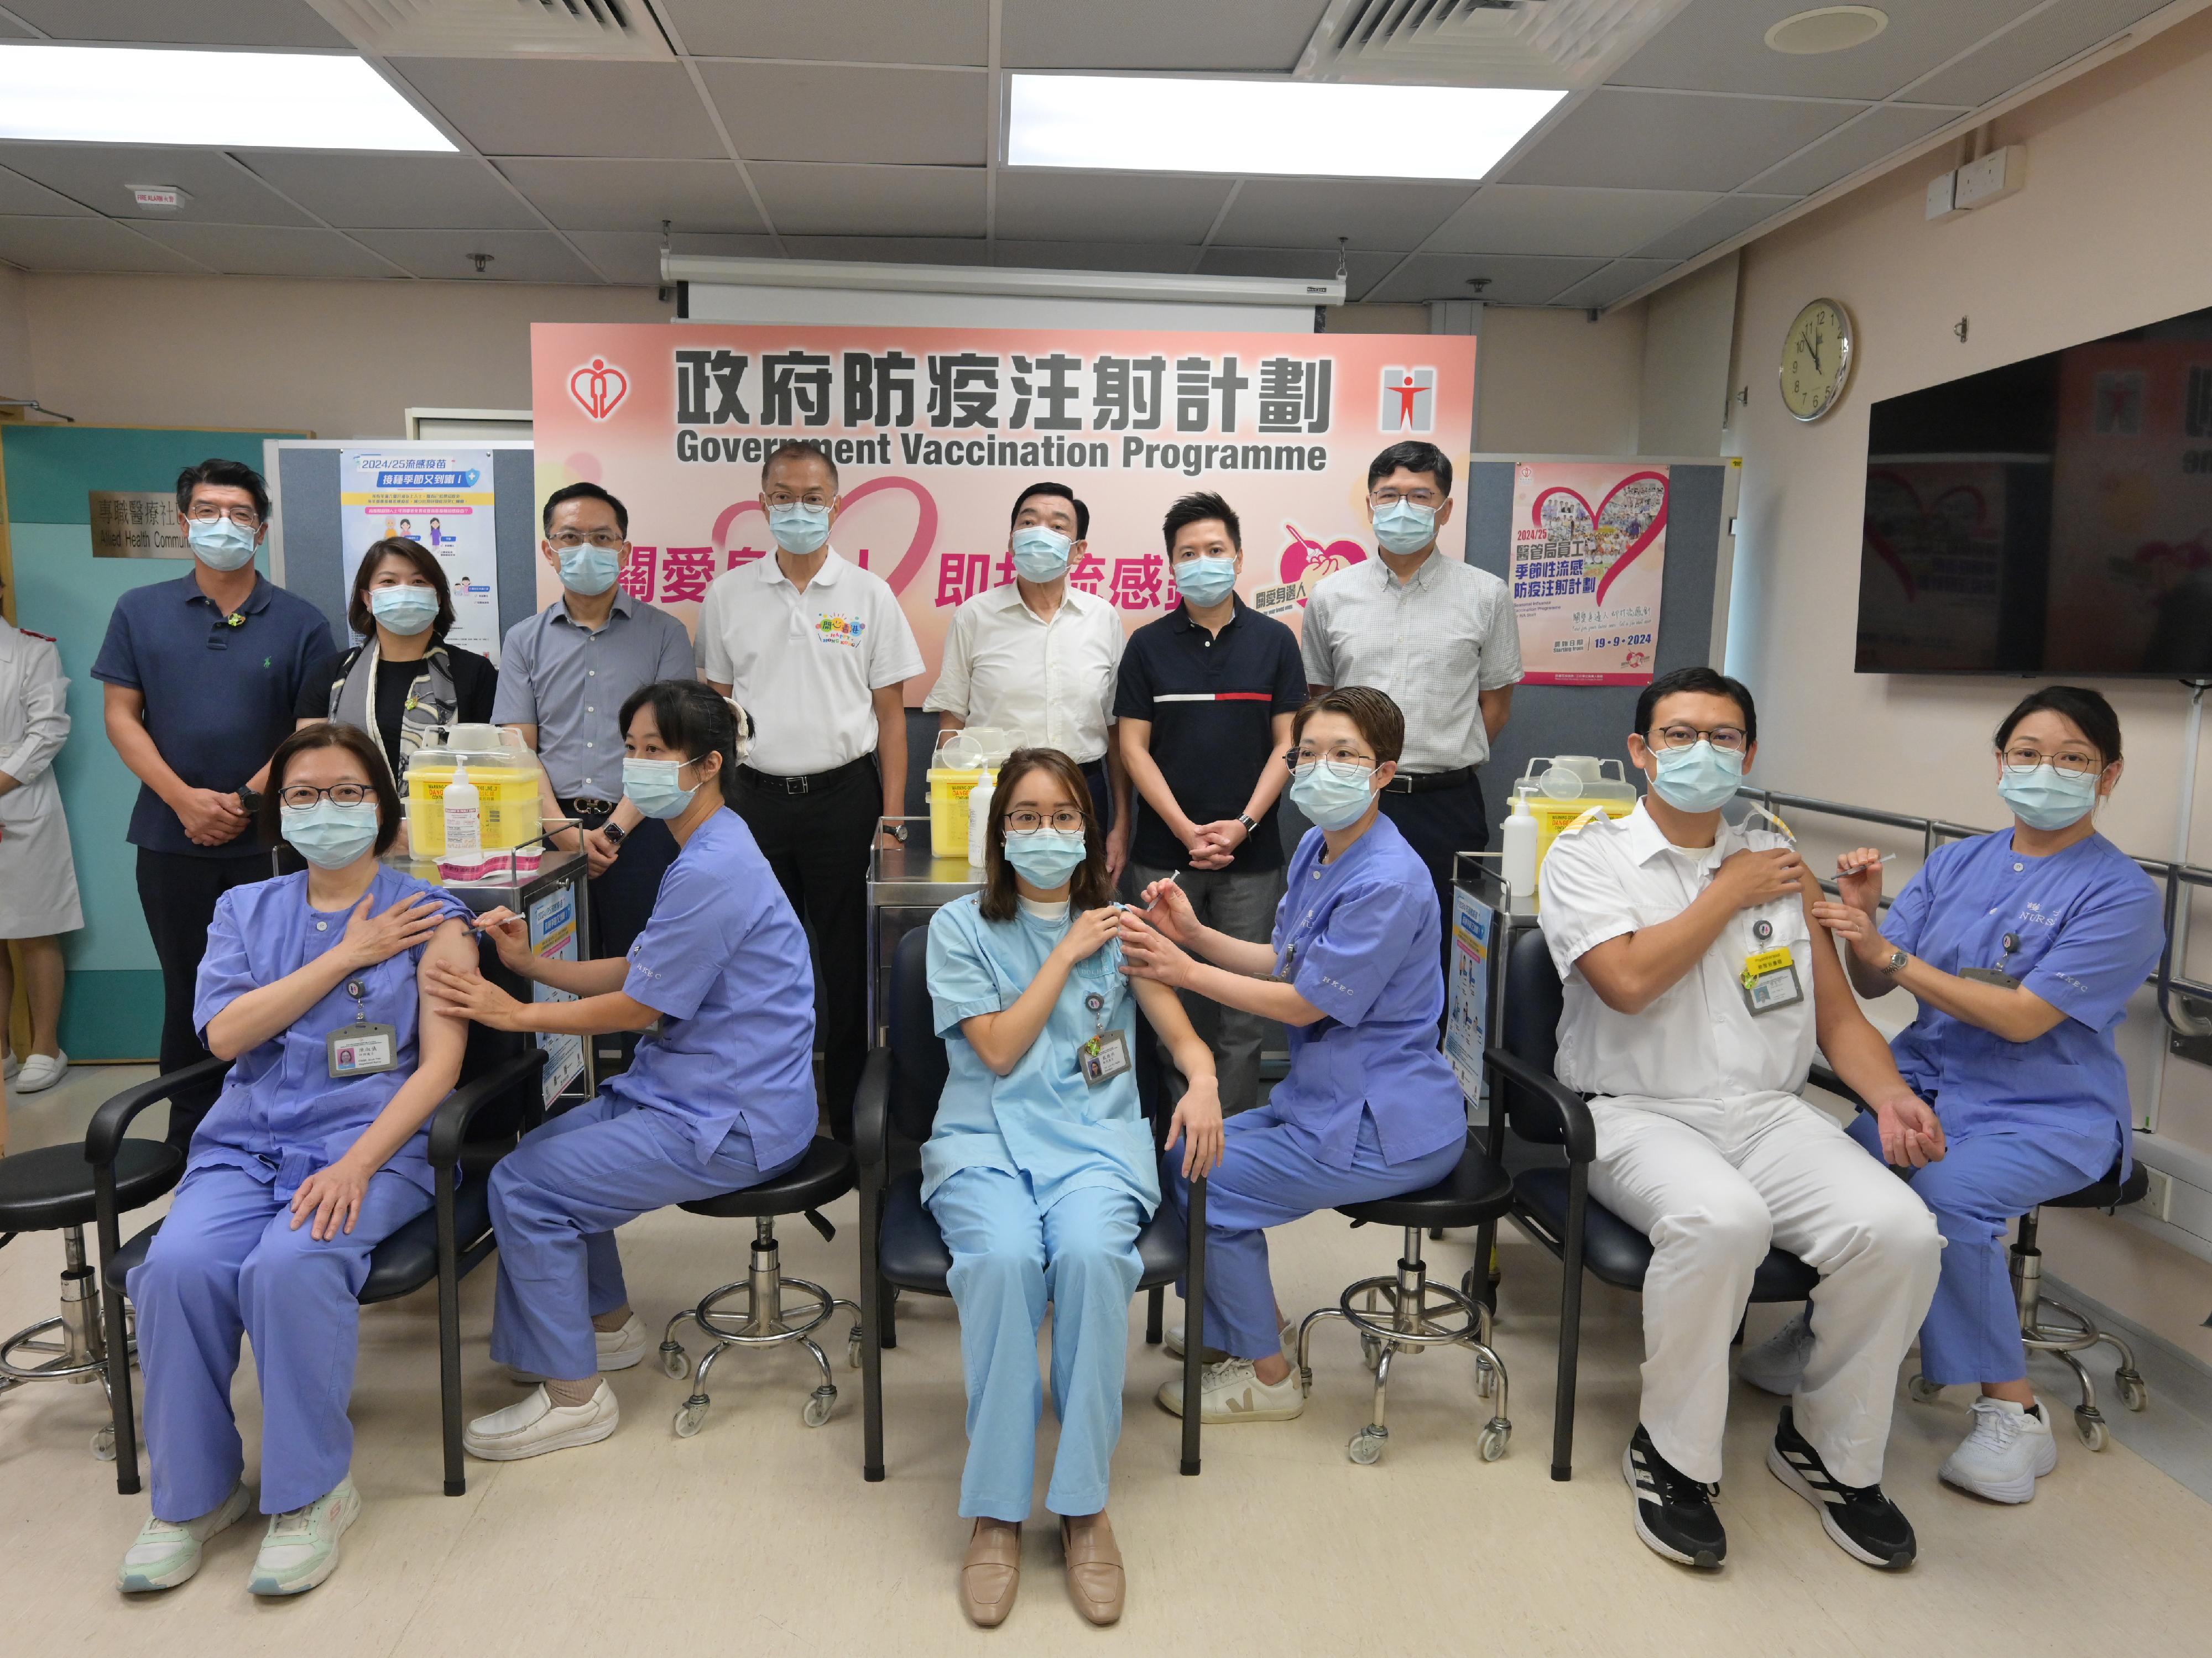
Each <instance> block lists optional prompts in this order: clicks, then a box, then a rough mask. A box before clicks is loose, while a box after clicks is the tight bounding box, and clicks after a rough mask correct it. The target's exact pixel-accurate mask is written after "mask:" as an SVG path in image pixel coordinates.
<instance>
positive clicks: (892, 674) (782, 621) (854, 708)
mask: <svg viewBox="0 0 2212 1658" xmlns="http://www.w3.org/2000/svg"><path fill="white" fill-rule="evenodd" d="M698 647H699V677H701V678H702V679H711V680H714V682H715V683H717V684H726V685H727V686H729V688H730V695H732V696H733V697H735V698H736V699H737V700H738V701H739V702H741V703H743V704H744V708H745V709H746V711H747V712H748V713H750V714H751V715H752V717H753V726H754V733H753V747H752V755H751V757H750V759H749V760H748V761H747V762H746V763H747V764H749V765H750V766H751V767H752V768H754V769H755V770H756V771H764V772H767V773H769V774H771V775H773V776H777V777H809V776H811V775H813V774H815V773H817V772H824V771H831V770H834V769H836V768H837V767H839V766H842V765H845V764H847V763H848V762H851V761H854V760H858V759H859V758H860V756H862V755H865V754H872V753H873V752H874V751H875V747H876V710H875V705H874V703H873V702H872V701H871V700H870V699H871V696H872V694H873V693H874V692H876V691H878V690H881V689H883V688H884V687H885V686H886V685H896V684H897V683H899V682H900V681H902V680H906V679H911V678H913V677H915V675H916V674H918V673H920V672H921V647H920V646H919V645H917V644H916V643H915V637H914V629H912V628H910V627H908V625H907V619H906V615H905V613H904V612H903V611H902V610H900V609H899V602H898V596H897V595H896V593H894V592H891V590H890V586H889V584H888V583H886V582H885V581H884V579H883V578H882V577H881V576H878V575H874V574H870V573H869V572H868V571H866V570H863V569H861V568H859V567H858V566H857V565H854V564H848V563H847V562H845V561H844V560H843V559H842V558H840V557H839V556H837V553H836V550H835V549H832V550H831V551H830V554H829V557H828V558H826V559H824V560H823V563H822V568H821V570H820V571H819V572H818V573H817V574H816V576H815V578H814V580H811V581H810V582H808V583H807V584H806V591H805V592H803V593H802V592H799V589H798V588H796V587H794V586H792V585H791V580H790V578H789V577H787V576H786V575H785V574H784V573H783V569H782V567H781V565H780V564H778V563H777V562H776V559H775V555H774V554H773V553H771V554H769V556H767V557H766V558H762V559H757V560H755V561H754V562H752V563H750V564H741V565H739V566H738V568H736V569H734V570H729V571H726V572H724V573H723V574H720V575H719V576H716V577H715V578H714V585H713V586H709V587H708V589H707V597H706V599H705V600H704V602H703V603H702V604H701V605H700V607H699V635H698Z"/></svg>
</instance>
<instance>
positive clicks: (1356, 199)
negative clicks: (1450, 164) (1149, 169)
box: [1215, 179, 1473, 253]
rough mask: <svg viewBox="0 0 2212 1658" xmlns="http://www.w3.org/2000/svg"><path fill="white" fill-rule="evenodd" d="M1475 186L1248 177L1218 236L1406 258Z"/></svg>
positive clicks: (1257, 244)
mask: <svg viewBox="0 0 2212 1658" xmlns="http://www.w3.org/2000/svg"><path fill="white" fill-rule="evenodd" d="M1471 189H1473V186H1472V185H1463V184H1451V185H1431V184H1391V183H1384V182H1381V181H1377V180H1365V179H1363V180H1358V181H1350V180H1343V179H1329V180H1327V181H1316V180H1312V179H1246V180H1245V181H1244V187H1243V189H1242V190H1240V191H1237V200H1236V202H1235V203H1234V204H1233V205H1232V206H1231V208H1230V210H1229V217H1228V218H1227V219H1226V220H1225V221H1224V222H1223V223H1222V226H1221V228H1220V229H1219V230H1218V232H1216V233H1215V234H1216V237H1217V238H1218V240H1221V241H1224V242H1230V243H1234V244H1236V245H1237V246H1243V247H1334V246H1336V239H1337V238H1338V237H1340V236H1346V237H1349V238H1350V239H1351V240H1352V246H1354V247H1367V248H1383V249H1393V250H1395V251H1396V252H1401V253H1402V252H1407V251H1408V250H1409V249H1412V248H1416V247H1419V246H1420V245H1421V241H1422V239H1423V238H1425V236H1427V235H1428V234H1429V233H1430V232H1431V231H1432V230H1434V229H1435V228H1437V226H1438V225H1440V224H1442V223H1443V222H1444V221H1445V220H1446V219H1448V218H1449V217H1450V216H1451V214H1452V210H1454V209H1455V208H1456V207H1458V206H1459V205H1460V203H1462V202H1464V201H1466V200H1467V198H1468V191H1470V190H1471Z"/></svg>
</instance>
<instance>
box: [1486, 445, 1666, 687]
mask: <svg viewBox="0 0 2212 1658" xmlns="http://www.w3.org/2000/svg"><path fill="white" fill-rule="evenodd" d="M1669 498H1670V491H1669V485H1668V475H1667V468H1666V467H1664V466H1647V465H1642V464H1640V463H1638V462H1636V461H1617V460H1612V461H1522V462H1521V463H1520V465H1517V466H1516V467H1515V468H1514V470H1513V559H1512V575H1511V580H1512V584H1513V609H1514V611H1515V614H1516V616H1518V617H1519V618H1520V623H1521V660H1522V663H1523V664H1524V665H1526V667H1527V669H1528V677H1527V679H1526V681H1525V682H1524V683H1528V684H1531V685H1648V684H1650V683H1651V659H1652V655H1653V652H1654V649H1655V647H1656V643H1657V641H1658V638H1659V592H1660V587H1661V586H1662V581H1663V580H1664V576H1665V573H1666V560H1667V509H1668V505H1669Z"/></svg>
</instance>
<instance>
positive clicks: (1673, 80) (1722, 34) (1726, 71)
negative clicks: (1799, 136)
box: [1611, 0, 2064, 99]
mask: <svg viewBox="0 0 2212 1658" xmlns="http://www.w3.org/2000/svg"><path fill="white" fill-rule="evenodd" d="M2039 3H2040V0H1940V3H1918V4H1916V3H1912V0H1906V3H1905V4H1902V5H1889V6H1887V7H1885V8H1884V9H1885V11H1886V12H1887V15H1888V18H1889V26H1888V27H1887V28H1885V29H1884V30H1883V31H1882V32H1881V33H1880V34H1877V35H1875V37H1874V39H1871V40H1867V41H1863V42H1862V43H1861V44H1860V45H1858V46H1850V47H1847V48H1846V49H1845V50H1844V51H1842V52H1819V53H1810V54H1807V53H1797V54H1792V53H1790V52H1777V51H1775V50H1774V49H1773V48H1772V47H1771V46H1768V45H1767V44H1766V31H1767V30H1768V29H1769V28H1770V27H1772V26H1773V25H1774V24H1776V23H1778V22H1780V21H1782V20H1783V19H1784V18H1785V17H1789V16H1792V15H1796V13H1799V12H1802V11H1804V10H1807V9H1808V5H1809V0H1692V3H1691V4H1690V5H1689V6H1688V7H1687V8H1686V9H1684V10H1683V11H1681V12H1680V14H1678V15H1676V16H1674V18H1673V19H1671V20H1670V21H1668V22H1667V23H1666V24H1665V25H1664V26H1663V27H1662V28H1661V29H1660V31H1659V33H1657V34H1656V35H1654V36H1653V37H1652V38H1651V39H1650V41H1649V42H1648V43H1647V44H1646V45H1645V46H1644V48H1643V49H1642V50H1641V51H1640V52H1637V54H1636V55H1635V56H1634V57H1632V58H1630V59H1629V60H1628V61H1627V62H1626V64H1622V65H1621V67H1620V69H1619V70H1616V71H1614V73H1613V76H1611V83H1612V84H1613V85H1614V86H1617V87H1676V88H1683V89H1685V90H1687V91H1692V92H1757V93H1765V94H1768V95H1769V96H1791V97H1799V98H1869V99H1872V98H1887V97H1888V96H1889V95H1890V94H1892V93H1893V92H1895V91H1896V90H1897V89H1898V88H1900V87H1902V86H1904V85H1905V84H1906V83H1907V82H1910V81H1911V80H1913V79H1914V78H1915V77H1916V76H1922V75H1925V74H1926V73H1927V72H1928V71H1929V70H1930V69H1932V68H1934V67H1935V66H1936V64H1940V63H1942V62H1943V61H1944V60H1945V59H1946V58H1952V57H1954V56H1956V55H1957V54H1958V53H1960V52H1964V51H1965V50H1966V48H1967V47H1968V46H1972V45H1973V44H1974V42H1975V41H1977V40H1978V39H1981V38H1982V37H1983V36H1984V35H1986V34H1988V33H1990V31H1991V30H1993V29H1998V28H2002V27H2004V26H2005V25H2006V24H2007V23H2009V22H2010V21H2012V20H2013V19H2014V18H2015V17H2018V16H2019V15H2021V13H2023V12H2026V11H2031V10H2033V9H2034V8H2035V7H2036V5H2038V4H2039ZM2061 9H2064V8H2063V7H2062V8H2061Z"/></svg>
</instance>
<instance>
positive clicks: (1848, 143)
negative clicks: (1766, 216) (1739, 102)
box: [1748, 104, 1959, 196]
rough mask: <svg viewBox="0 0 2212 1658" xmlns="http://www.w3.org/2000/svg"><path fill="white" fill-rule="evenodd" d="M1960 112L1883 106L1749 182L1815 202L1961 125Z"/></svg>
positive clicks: (1770, 191)
mask: <svg viewBox="0 0 2212 1658" xmlns="http://www.w3.org/2000/svg"><path fill="white" fill-rule="evenodd" d="M1958 118H1959V112H1958V111H1957V110H1955V109H1928V108H1923V106H1920V105H1917V104H1883V105H1881V106H1878V107H1876V108H1874V109H1870V110H1869V111H1868V112H1866V114H1865V115H1864V116H1863V117H1862V118H1860V119H1858V120H1856V121H1854V122H1852V123H1851V124H1850V125H1849V126H1846V127H1840V128H1838V130H1837V131H1834V132H1832V133H1831V134H1829V136H1828V137H1825V138H1823V139H1821V140H1820V143H1816V144H1814V146H1813V147H1812V148H1811V149H1808V150H1807V151H1806V152H1805V153H1804V154H1803V155H1796V156H1793V157H1791V158H1790V160H1789V161H1784V162H1783V163H1782V165H1781V166H1779V167H1776V168H1774V169H1773V170H1772V171H1771V172H1768V173H1760V174H1759V175H1758V177H1756V178H1754V179H1751V180H1749V181H1748V182H1749V184H1750V187H1751V188H1752V189H1753V190H1754V191H1759V192H1760V193H1761V194H1765V195H1777V196H1810V195H1811V194H1812V193H1813V192H1814V191H1816V190H1820V189H1823V188H1825V187H1826V186H1827V185H1832V184H1833V183H1835V181H1836V180H1837V179H1841V178H1843V177H1844V176H1845V175H1847V174H1849V173H1856V172H1857V171H1858V170H1859V169H1860V168H1861V167H1867V166H1869V165H1871V164H1872V163H1874V162H1875V161H1881V160H1883V159H1884V158H1885V157H1887V156H1890V155H1895V154H1896V153H1897V152H1898V151H1899V150H1900V149H1904V148H1905V146H1906V145H1907V144H1910V143H1912V142H1913V141H1914V140H1915V139H1917V138H1924V137H1927V136H1928V135H1929V133H1931V132H1933V131H1936V128H1937V127H1940V126H1943V125H1947V124H1948V123H1950V122H1952V121H1954V120H1956V119H1958Z"/></svg>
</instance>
